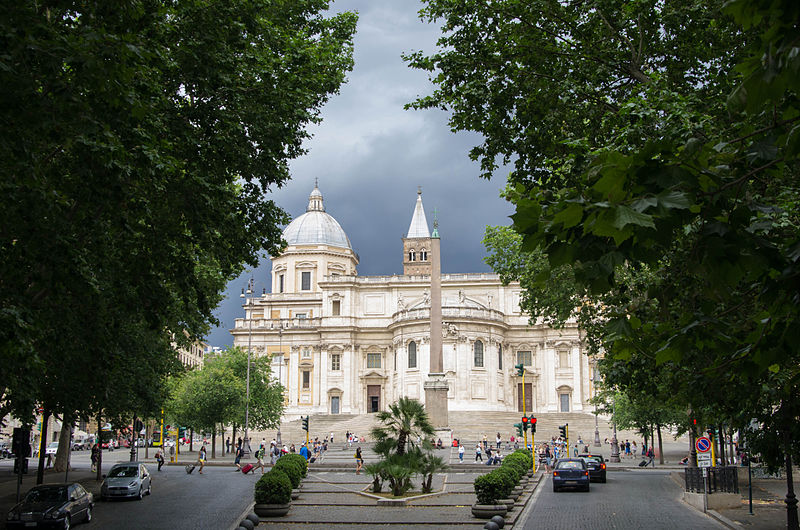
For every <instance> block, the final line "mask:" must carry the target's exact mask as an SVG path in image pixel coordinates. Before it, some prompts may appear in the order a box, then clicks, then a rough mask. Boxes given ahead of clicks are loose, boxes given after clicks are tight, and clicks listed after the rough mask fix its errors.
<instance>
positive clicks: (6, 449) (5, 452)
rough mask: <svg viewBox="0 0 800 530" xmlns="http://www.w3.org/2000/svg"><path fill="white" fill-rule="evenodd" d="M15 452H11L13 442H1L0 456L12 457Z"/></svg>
mask: <svg viewBox="0 0 800 530" xmlns="http://www.w3.org/2000/svg"><path fill="white" fill-rule="evenodd" d="M12 456H14V454H13V453H12V452H11V444H9V443H8V442H0V458H11V457H12Z"/></svg>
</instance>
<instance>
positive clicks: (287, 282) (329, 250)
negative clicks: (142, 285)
mask: <svg viewBox="0 0 800 530" xmlns="http://www.w3.org/2000/svg"><path fill="white" fill-rule="evenodd" d="M409 206H412V204H411V201H409ZM409 210H410V213H411V223H410V225H409V227H408V232H407V233H406V235H405V237H403V238H402V246H401V245H400V244H398V249H397V259H398V260H401V259H402V262H403V274H402V275H396V274H395V275H391V276H359V275H358V271H357V267H358V264H359V257H358V254H357V253H356V252H355V250H354V249H353V247H352V245H351V244H350V240H349V238H348V237H347V234H346V233H345V231H344V230H343V229H342V227H341V225H340V224H339V223H338V222H337V221H336V219H334V218H333V217H332V216H331V215H329V214H328V213H326V212H325V207H324V205H323V197H322V193H321V192H320V190H319V188H318V187H317V186H315V187H314V190H313V191H312V192H311V195H310V196H309V198H308V208H307V209H306V212H305V213H304V214H302V215H300V216H299V217H297V218H295V219H294V220H293V221H292V222H291V223H290V224H289V225H288V226H287V227H286V229H285V230H284V232H283V238H284V240H285V241H286V242H287V243H288V246H287V247H286V249H285V251H284V252H283V253H282V254H281V255H280V256H274V257H272V278H271V285H272V289H271V292H270V293H266V292H265V293H263V294H261V293H248V295H249V296H246V297H245V298H244V305H243V309H244V318H239V319H236V323H235V327H234V329H232V330H231V333H232V334H233V337H234V344H235V345H236V346H239V347H242V348H244V349H247V348H248V347H249V348H250V349H251V351H252V352H253V355H258V356H261V355H269V356H271V359H272V368H273V376H274V377H275V378H278V379H279V380H280V381H281V383H282V385H283V386H284V388H285V389H286V390H285V395H284V399H285V405H286V410H285V417H293V416H295V417H296V416H300V415H307V414H365V413H370V412H377V411H380V410H385V409H386V407H387V406H388V405H389V404H391V403H393V402H394V401H396V400H397V399H399V398H400V397H403V396H406V397H411V398H415V399H418V400H420V401H422V402H424V401H425V392H424V390H423V384H424V382H425V381H426V380H427V379H428V372H429V368H428V367H429V366H430V363H429V352H430V345H431V340H430V338H431V273H432V268H431V257H432V256H431V248H432V245H431V237H432V236H431V232H430V230H429V225H428V221H427V218H426V216H425V209H424V207H423V204H422V194H421V192H418V193H417V197H416V203H415V204H413V209H411V208H409ZM403 226H404V223H402V224H401V223H400V222H399V223H398V235H399V234H400V233H401V230H402V228H403ZM436 231H437V229H436V227H434V235H433V237H439V235H438V233H436ZM440 241H441V245H447V236H446V235H443V236H441V239H440ZM442 267H443V268H444V269H445V270H446V269H447V263H443V264H442ZM520 294H521V289H520V286H519V284H518V283H511V284H509V285H503V284H502V283H501V281H500V278H499V276H498V275H497V274H491V273H468V272H467V273H442V274H441V306H442V307H441V315H442V341H441V344H442V362H443V372H444V379H445V380H446V381H447V383H448V390H447V400H448V407H449V410H451V411H503V412H513V411H522V410H523V406H524V408H525V410H526V411H533V412H541V413H544V412H591V411H592V408H591V406H590V405H589V403H588V402H589V399H590V397H591V396H590V384H591V379H592V362H591V359H590V358H589V357H588V356H587V355H584V354H583V349H584V347H585V345H584V344H583V342H582V340H581V334H580V332H579V330H578V328H577V326H576V325H567V326H565V327H564V328H563V329H552V328H550V327H548V326H546V325H544V324H542V323H537V324H530V323H529V319H528V316H527V315H526V314H524V313H522V312H521V310H520V305H519V302H520ZM518 363H521V364H522V365H524V369H525V388H524V389H523V383H522V377H521V376H519V375H518V374H517V370H516V369H515V368H514V365H515V364H518ZM523 395H524V398H523Z"/></svg>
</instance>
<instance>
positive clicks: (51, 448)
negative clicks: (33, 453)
mask: <svg viewBox="0 0 800 530" xmlns="http://www.w3.org/2000/svg"><path fill="white" fill-rule="evenodd" d="M57 452H58V442H50V443H49V444H47V447H45V449H44V454H46V455H53V456H55V454H56V453H57Z"/></svg>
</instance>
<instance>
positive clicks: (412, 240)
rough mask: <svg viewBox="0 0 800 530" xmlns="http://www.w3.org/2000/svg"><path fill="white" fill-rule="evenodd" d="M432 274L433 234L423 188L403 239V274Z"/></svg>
mask: <svg viewBox="0 0 800 530" xmlns="http://www.w3.org/2000/svg"><path fill="white" fill-rule="evenodd" d="M431 272H432V271H431V233H430V232H429V231H428V220H427V219H426V218H425V209H424V208H423V207H422V188H417V204H416V205H415V206H414V214H413V215H412V216H411V225H410V226H409V227H408V234H406V237H404V238H403V274H405V275H413V276H419V275H426V276H430V275H431Z"/></svg>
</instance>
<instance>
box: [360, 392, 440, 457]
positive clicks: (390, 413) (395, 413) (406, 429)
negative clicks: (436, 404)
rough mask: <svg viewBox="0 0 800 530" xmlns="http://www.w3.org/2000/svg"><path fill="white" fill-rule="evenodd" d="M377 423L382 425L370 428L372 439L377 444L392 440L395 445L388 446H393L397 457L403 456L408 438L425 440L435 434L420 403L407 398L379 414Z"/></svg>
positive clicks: (401, 399)
mask: <svg viewBox="0 0 800 530" xmlns="http://www.w3.org/2000/svg"><path fill="white" fill-rule="evenodd" d="M378 421H380V422H381V423H382V424H383V425H382V426H380V427H373V428H372V432H371V434H372V438H374V439H375V441H377V442H378V443H380V442H384V443H386V442H387V440H393V441H394V442H395V443H391V444H390V445H394V446H395V449H396V453H397V454H398V455H403V454H405V452H406V444H407V443H408V440H409V437H411V438H412V439H413V437H415V436H419V437H421V438H423V439H426V440H427V437H429V436H433V434H434V432H435V431H434V429H433V425H431V422H430V420H429V419H428V413H427V412H425V407H423V406H422V403H420V402H419V401H417V400H416V399H411V398H407V397H402V398H400V399H399V400H398V401H397V402H396V403H392V404H391V405H389V410H384V411H381V412H379V413H378Z"/></svg>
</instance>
